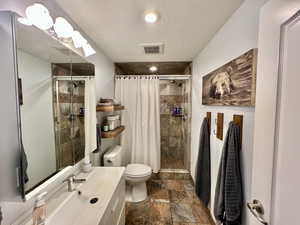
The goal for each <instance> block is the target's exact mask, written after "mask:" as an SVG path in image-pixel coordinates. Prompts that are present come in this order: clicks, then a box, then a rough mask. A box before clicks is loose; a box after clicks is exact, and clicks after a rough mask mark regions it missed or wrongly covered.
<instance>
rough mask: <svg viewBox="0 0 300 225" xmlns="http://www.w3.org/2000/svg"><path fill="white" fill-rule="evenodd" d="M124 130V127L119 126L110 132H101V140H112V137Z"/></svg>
mask: <svg viewBox="0 0 300 225" xmlns="http://www.w3.org/2000/svg"><path fill="white" fill-rule="evenodd" d="M124 130H125V127H124V126H120V127H118V128H116V129H114V130H111V131H106V132H104V131H102V132H101V136H102V138H114V137H117V136H119V135H120V134H121V133H122V132H123V131H124Z"/></svg>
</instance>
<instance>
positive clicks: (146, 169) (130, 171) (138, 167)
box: [125, 164, 152, 177]
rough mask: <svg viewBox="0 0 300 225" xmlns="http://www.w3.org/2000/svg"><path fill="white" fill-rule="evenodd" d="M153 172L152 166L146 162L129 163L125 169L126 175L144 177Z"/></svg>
mask: <svg viewBox="0 0 300 225" xmlns="http://www.w3.org/2000/svg"><path fill="white" fill-rule="evenodd" d="M151 174H152V169H151V167H150V166H147V165H144V164H128V166H127V167H126V170H125V175H126V176H128V177H144V176H149V175H151Z"/></svg>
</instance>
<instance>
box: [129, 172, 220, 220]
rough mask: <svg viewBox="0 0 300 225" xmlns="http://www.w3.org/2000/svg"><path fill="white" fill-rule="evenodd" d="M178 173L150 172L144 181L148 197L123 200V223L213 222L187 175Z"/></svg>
mask: <svg viewBox="0 0 300 225" xmlns="http://www.w3.org/2000/svg"><path fill="white" fill-rule="evenodd" d="M178 175H180V176H177V173H176V174H175V173H159V174H153V176H152V178H151V179H150V180H149V181H148V182H147V189H148V193H149V197H148V199H147V200H145V201H144V202H141V203H126V225H214V222H213V220H212V218H211V216H210V212H209V210H208V209H207V208H206V207H205V206H204V205H203V204H202V203H201V201H200V200H199V199H198V198H197V196H196V195H195V192H194V185H193V182H192V180H191V178H190V176H189V175H187V174H178Z"/></svg>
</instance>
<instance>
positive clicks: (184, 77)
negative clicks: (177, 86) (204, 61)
mask: <svg viewBox="0 0 300 225" xmlns="http://www.w3.org/2000/svg"><path fill="white" fill-rule="evenodd" d="M115 76H116V77H118V76H121V77H123V76H124V77H126V76H128V77H129V76H135V77H138V76H156V77H158V78H159V79H160V80H189V79H191V78H192V75H156V74H150V75H133V74H131V75H115Z"/></svg>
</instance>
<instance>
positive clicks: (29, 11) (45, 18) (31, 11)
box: [26, 3, 53, 30]
mask: <svg viewBox="0 0 300 225" xmlns="http://www.w3.org/2000/svg"><path fill="white" fill-rule="evenodd" d="M26 16H27V18H28V20H29V21H30V22H31V23H32V24H33V25H35V26H36V27H38V28H40V29H42V30H48V29H50V28H51V27H52V26H53V19H52V17H51V16H50V14H49V11H48V9H47V8H46V7H45V6H44V5H42V4H40V3H34V4H33V5H30V6H28V7H27V8H26Z"/></svg>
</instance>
